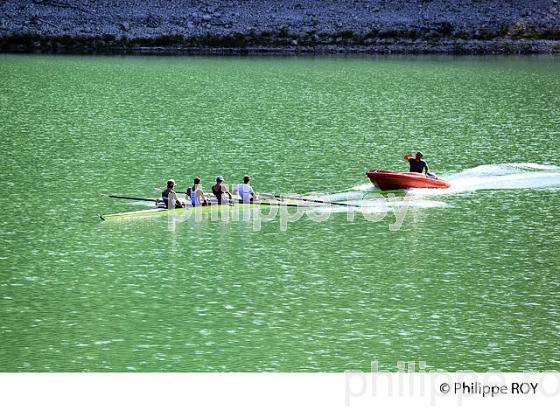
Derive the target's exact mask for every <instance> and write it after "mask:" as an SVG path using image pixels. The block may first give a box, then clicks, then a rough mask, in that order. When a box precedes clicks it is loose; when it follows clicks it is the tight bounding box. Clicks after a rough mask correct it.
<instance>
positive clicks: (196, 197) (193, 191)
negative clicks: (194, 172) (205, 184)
mask: <svg viewBox="0 0 560 410" xmlns="http://www.w3.org/2000/svg"><path fill="white" fill-rule="evenodd" d="M188 192H189V194H190V198H191V205H192V206H206V205H208V200H207V199H206V196H205V195H204V191H203V190H202V185H201V184H200V177H196V178H195V179H194V184H193V186H192V187H191V188H189V189H188Z"/></svg>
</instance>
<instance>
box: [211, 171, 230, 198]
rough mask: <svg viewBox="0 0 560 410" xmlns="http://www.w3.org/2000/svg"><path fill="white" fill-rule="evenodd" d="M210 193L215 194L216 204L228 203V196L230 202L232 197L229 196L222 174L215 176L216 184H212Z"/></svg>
mask: <svg viewBox="0 0 560 410" xmlns="http://www.w3.org/2000/svg"><path fill="white" fill-rule="evenodd" d="M212 193H213V194H214V195H215V196H216V199H217V200H218V205H221V204H222V202H223V203H228V198H226V195H227V197H229V201H230V202H232V200H233V197H232V196H231V194H230V192H229V191H228V189H227V186H226V184H225V183H224V177H223V176H217V177H216V184H215V185H213V186H212Z"/></svg>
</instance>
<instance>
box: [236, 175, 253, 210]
mask: <svg viewBox="0 0 560 410" xmlns="http://www.w3.org/2000/svg"><path fill="white" fill-rule="evenodd" d="M250 183H251V177H250V176H248V175H245V176H244V177H243V183H242V184H238V185H237V186H236V187H235V189H234V191H233V192H234V193H237V194H239V203H241V204H248V203H250V202H253V200H254V199H255V191H253V187H251V185H250Z"/></svg>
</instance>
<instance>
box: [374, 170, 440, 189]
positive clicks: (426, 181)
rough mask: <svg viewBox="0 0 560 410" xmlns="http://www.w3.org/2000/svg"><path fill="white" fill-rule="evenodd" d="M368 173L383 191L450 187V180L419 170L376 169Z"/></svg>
mask: <svg viewBox="0 0 560 410" xmlns="http://www.w3.org/2000/svg"><path fill="white" fill-rule="evenodd" d="M366 175H367V177H368V178H369V180H370V181H371V182H372V183H373V184H375V185H376V186H377V187H379V189H381V190H382V191H388V190H390V189H408V188H449V182H447V181H445V180H443V179H439V178H437V177H430V176H426V175H424V174H421V173H419V172H394V171H385V170H383V169H375V170H372V171H368V172H367V173H366Z"/></svg>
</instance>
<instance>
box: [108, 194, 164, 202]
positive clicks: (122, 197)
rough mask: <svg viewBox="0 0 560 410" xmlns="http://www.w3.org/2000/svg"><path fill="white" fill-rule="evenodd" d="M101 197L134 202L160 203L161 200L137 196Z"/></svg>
mask: <svg viewBox="0 0 560 410" xmlns="http://www.w3.org/2000/svg"><path fill="white" fill-rule="evenodd" d="M101 196H106V197H108V198H116V199H130V200H132V201H149V202H159V201H160V199H157V198H141V197H136V196H122V195H109V194H101Z"/></svg>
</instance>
